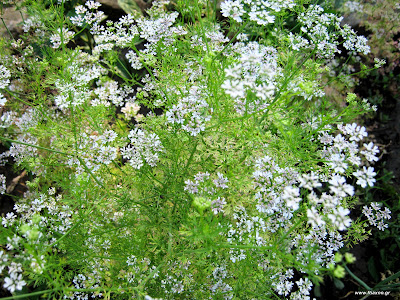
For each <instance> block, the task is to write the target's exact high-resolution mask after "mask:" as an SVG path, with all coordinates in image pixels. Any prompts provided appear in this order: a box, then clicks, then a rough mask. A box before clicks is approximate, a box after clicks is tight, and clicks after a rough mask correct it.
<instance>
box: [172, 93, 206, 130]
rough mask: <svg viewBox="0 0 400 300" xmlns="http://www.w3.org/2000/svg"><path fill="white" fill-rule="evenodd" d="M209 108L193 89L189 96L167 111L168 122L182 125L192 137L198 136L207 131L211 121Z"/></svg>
mask: <svg viewBox="0 0 400 300" xmlns="http://www.w3.org/2000/svg"><path fill="white" fill-rule="evenodd" d="M210 112H211V113H212V108H210V107H209V105H208V103H207V101H206V100H204V99H203V98H202V96H201V94H200V92H198V91H197V88H195V87H192V88H191V90H190V92H189V95H188V96H186V97H184V98H182V99H180V100H179V102H178V103H177V104H175V105H173V106H172V108H171V109H170V110H168V111H167V113H166V117H167V121H168V122H169V123H172V124H180V125H181V126H182V129H183V130H185V131H187V132H189V133H190V135H192V136H196V135H198V134H199V133H200V132H202V131H204V130H205V129H206V126H205V125H206V123H207V122H208V121H210V120H211V116H210Z"/></svg>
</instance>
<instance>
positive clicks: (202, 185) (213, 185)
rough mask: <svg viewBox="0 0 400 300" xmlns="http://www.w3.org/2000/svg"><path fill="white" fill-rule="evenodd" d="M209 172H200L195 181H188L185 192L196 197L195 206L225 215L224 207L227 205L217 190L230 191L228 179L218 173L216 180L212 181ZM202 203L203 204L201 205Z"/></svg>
mask: <svg viewBox="0 0 400 300" xmlns="http://www.w3.org/2000/svg"><path fill="white" fill-rule="evenodd" d="M211 178H212V177H211V175H210V174H209V173H208V172H205V173H202V172H199V173H197V174H196V175H195V176H194V181H192V180H189V179H188V180H186V181H185V188H184V190H185V191H187V192H189V193H191V194H193V195H196V198H195V202H196V201H197V202H199V203H197V202H196V203H194V204H195V205H198V206H202V207H210V206H211V210H212V211H213V213H214V214H218V213H223V212H224V206H225V205H226V204H227V203H226V200H225V198H224V197H220V196H218V190H217V189H228V185H227V183H228V182H229V181H228V178H226V177H224V175H223V174H221V173H219V172H217V174H216V177H215V179H213V180H212V181H211ZM200 201H202V203H200Z"/></svg>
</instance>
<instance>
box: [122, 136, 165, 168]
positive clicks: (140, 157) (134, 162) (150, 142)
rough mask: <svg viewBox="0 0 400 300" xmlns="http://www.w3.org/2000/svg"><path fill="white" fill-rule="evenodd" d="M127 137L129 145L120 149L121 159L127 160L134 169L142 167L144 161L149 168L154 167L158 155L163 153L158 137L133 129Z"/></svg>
mask: <svg viewBox="0 0 400 300" xmlns="http://www.w3.org/2000/svg"><path fill="white" fill-rule="evenodd" d="M128 137H129V139H130V144H129V145H128V146H126V147H123V148H122V149H121V153H122V157H123V158H125V159H127V160H128V162H129V164H130V165H131V166H132V167H133V168H135V169H140V168H141V167H143V165H144V161H145V162H146V163H148V164H149V165H150V166H151V167H155V166H156V165H157V162H158V160H159V158H158V155H159V153H161V152H163V151H164V147H163V145H162V143H161V141H160V138H159V137H158V135H157V134H155V133H148V132H147V131H145V130H142V129H139V128H135V129H134V130H131V131H130V133H129V136H128Z"/></svg>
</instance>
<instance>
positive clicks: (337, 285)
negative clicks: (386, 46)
mask: <svg viewBox="0 0 400 300" xmlns="http://www.w3.org/2000/svg"><path fill="white" fill-rule="evenodd" d="M333 283H334V284H335V286H336V287H337V288H338V289H339V290H342V289H343V288H344V283H343V281H341V280H339V279H337V278H333Z"/></svg>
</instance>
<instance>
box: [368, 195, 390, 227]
mask: <svg viewBox="0 0 400 300" xmlns="http://www.w3.org/2000/svg"><path fill="white" fill-rule="evenodd" d="M362 212H363V214H364V216H366V217H367V218H368V222H369V224H370V225H371V226H376V227H377V228H378V229H379V230H385V228H388V225H387V224H386V223H385V222H384V220H389V219H390V218H391V216H390V213H391V212H390V209H389V208H387V207H385V209H381V205H380V204H379V203H377V202H372V203H371V207H369V206H368V205H365V206H364V207H363V210H362Z"/></svg>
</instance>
